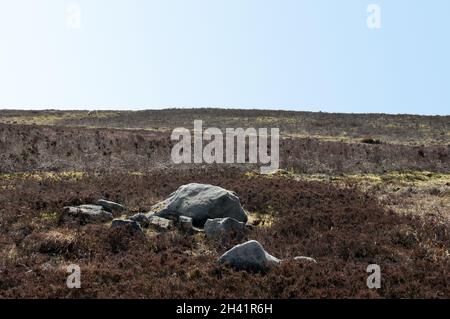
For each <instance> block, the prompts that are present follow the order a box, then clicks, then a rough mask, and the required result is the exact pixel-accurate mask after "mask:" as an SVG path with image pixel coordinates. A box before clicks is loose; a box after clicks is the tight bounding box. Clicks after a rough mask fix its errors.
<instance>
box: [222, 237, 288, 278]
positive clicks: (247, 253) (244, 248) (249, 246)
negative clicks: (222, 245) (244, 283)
mask: <svg viewBox="0 0 450 319" xmlns="http://www.w3.org/2000/svg"><path fill="white" fill-rule="evenodd" d="M219 262H220V263H224V264H228V265H229V266H231V267H233V268H235V269H238V270H241V269H244V270H255V271H262V270H266V269H268V268H270V267H272V266H274V265H277V264H279V263H280V262H281V260H280V259H278V258H276V257H274V256H272V255H269V254H268V253H267V252H266V251H265V250H264V248H263V247H262V246H261V244H260V243H259V242H257V241H256V240H250V241H248V242H246V243H243V244H240V245H237V246H234V247H233V248H231V249H230V250H229V251H227V252H226V253H224V254H223V255H222V256H221V257H220V258H219Z"/></svg>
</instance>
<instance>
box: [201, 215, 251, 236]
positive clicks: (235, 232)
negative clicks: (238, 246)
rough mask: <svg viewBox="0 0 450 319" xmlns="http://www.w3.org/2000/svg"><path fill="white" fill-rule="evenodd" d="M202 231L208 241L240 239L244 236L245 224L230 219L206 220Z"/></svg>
mask: <svg viewBox="0 0 450 319" xmlns="http://www.w3.org/2000/svg"><path fill="white" fill-rule="evenodd" d="M204 230H205V234H206V237H208V238H209V239H214V240H217V239H222V240H228V239H231V238H237V239H241V238H242V237H243V236H244V234H245V224H244V223H242V222H240V221H237V220H236V219H234V218H230V217H227V218H215V219H208V220H207V221H206V223H205V227H204Z"/></svg>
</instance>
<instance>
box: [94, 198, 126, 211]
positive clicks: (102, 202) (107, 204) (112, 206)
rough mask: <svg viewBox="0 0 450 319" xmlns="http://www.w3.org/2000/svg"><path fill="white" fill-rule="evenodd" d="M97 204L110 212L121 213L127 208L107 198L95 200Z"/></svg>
mask: <svg viewBox="0 0 450 319" xmlns="http://www.w3.org/2000/svg"><path fill="white" fill-rule="evenodd" d="M95 205H99V206H102V207H103V209H104V210H106V211H108V212H110V213H120V212H123V211H124V210H125V207H123V206H122V205H120V204H118V203H114V202H111V201H108V200H106V199H99V200H98V201H96V202H95Z"/></svg>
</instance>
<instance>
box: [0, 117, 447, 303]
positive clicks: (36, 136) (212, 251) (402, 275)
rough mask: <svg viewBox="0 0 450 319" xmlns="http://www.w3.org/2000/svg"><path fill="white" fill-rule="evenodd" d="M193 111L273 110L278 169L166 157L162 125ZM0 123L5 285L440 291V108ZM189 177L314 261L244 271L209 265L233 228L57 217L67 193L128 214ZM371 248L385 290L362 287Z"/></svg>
mask: <svg viewBox="0 0 450 319" xmlns="http://www.w3.org/2000/svg"><path fill="white" fill-rule="evenodd" d="M206 111H207V112H206ZM198 112H203V113H205V114H202V116H199V113H198ZM196 117H199V118H203V119H205V122H206V124H205V126H219V127H223V126H231V127H248V126H257V125H255V123H260V124H261V125H260V126H266V127H274V126H277V125H281V126H282V133H283V132H284V135H285V139H284V140H283V141H282V145H281V158H282V167H283V168H284V169H285V170H283V171H280V172H278V173H277V174H274V175H270V176H262V175H259V174H257V173H254V169H255V167H250V166H239V167H236V166H235V167H231V166H207V167H205V166H199V165H197V166H183V167H173V166H170V165H168V164H167V161H168V154H170V148H171V142H170V140H169V137H168V133H167V132H166V130H168V129H170V128H171V127H173V126H187V127H191V126H192V121H193V119H194V118H196ZM0 122H2V123H8V124H0V149H1V153H0V160H1V161H0V297H2V298H17V297H32V298H46V297H55V298H74V297H83V298H84V297H89V298H98V297H111V298H125V297H137V298H323V297H333V298H334V297H337V298H349V297H350V298H355V297H362V298H427V297H428V298H450V166H449V165H450V163H449V156H450V155H449V154H450V147H449V145H448V144H449V139H450V135H449V117H418V116H417V117H416V116H407V115H404V116H398V117H395V116H386V115H336V114H314V113H295V112H272V111H264V112H262V111H257V112H256V111H234V110H233V111H226V110H214V111H213V110H202V111H198V110H194V111H193V110H183V111H174V110H169V111H146V112H142V113H130V112H109V113H101V116H98V117H91V116H88V115H87V112H78V113H75V112H59V111H58V112H35V113H31V112H28V113H24V112H16V111H8V112H5V111H2V112H1V116H0ZM12 122H16V124H13V123H12ZM32 123H35V124H37V125H33V124H32ZM44 124H45V125H44ZM79 126H88V127H90V128H82V127H79ZM108 127H115V128H120V129H111V128H108ZM381 127H382V129H381ZM129 128H133V129H135V130H129ZM137 128H139V129H137ZM344 133H345V134H344ZM304 135H313V136H316V138H310V137H306V138H303V137H302V136H304ZM341 140H342V141H341ZM190 182H201V183H211V184H215V185H219V186H222V187H224V188H227V189H230V190H233V191H235V192H236V193H237V194H238V195H239V197H240V198H241V202H242V204H243V206H244V208H245V209H247V210H248V211H249V212H250V213H251V216H250V217H251V218H250V222H251V223H253V224H257V225H258V227H256V228H255V229H254V230H252V231H251V232H250V233H249V234H248V235H247V238H246V239H256V240H258V241H260V242H261V243H262V244H263V246H264V248H265V249H266V250H267V251H268V252H270V253H271V254H273V255H275V256H277V257H279V258H283V259H290V258H292V257H294V256H297V255H306V256H311V257H313V258H315V259H316V260H317V261H318V263H317V264H302V263H295V262H292V261H287V262H284V263H282V264H281V266H279V267H277V268H274V269H273V270H271V271H269V272H267V273H257V274H253V273H247V272H244V271H240V272H238V271H234V270H231V269H229V268H227V267H224V266H220V265H218V264H217V258H218V257H219V256H220V255H221V254H222V253H223V252H224V251H225V250H226V249H227V248H229V247H230V246H231V245H232V244H234V243H233V242H231V243H229V244H228V246H226V247H223V246H220V245H217V244H215V243H211V242H208V241H206V240H205V238H204V237H203V235H202V234H197V235H195V236H187V235H183V234H181V233H179V232H177V231H169V232H165V233H157V232H154V231H150V230H149V231H147V233H146V234H145V236H134V235H132V234H124V233H121V232H120V231H119V230H111V229H110V227H109V225H108V224H100V225H80V224H78V223H76V222H70V221H67V220H65V219H63V218H62V211H63V210H62V208H63V207H64V206H66V205H78V204H84V203H89V202H92V201H94V200H96V199H98V198H106V199H109V200H113V201H117V202H120V203H122V204H124V205H125V206H126V207H127V211H126V212H124V213H123V214H124V215H126V216H129V215H132V214H134V213H136V212H145V211H147V210H149V208H150V207H151V206H152V205H153V204H155V203H157V202H158V201H160V200H161V199H163V198H165V197H166V196H167V195H168V194H170V193H171V192H172V191H174V190H175V189H177V188H178V187H179V186H180V185H182V184H186V183H190ZM116 217H119V216H116ZM71 263H76V264H79V265H80V266H81V269H82V288H81V289H72V290H71V289H68V288H67V287H66V278H67V275H68V274H67V273H66V267H67V266H68V265H69V264H71ZM371 263H376V264H379V265H380V266H381V268H382V280H383V281H382V288H381V289H379V290H369V289H368V288H367V286H366V278H367V273H366V267H367V265H369V264H371Z"/></svg>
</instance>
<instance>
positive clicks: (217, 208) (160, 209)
mask: <svg viewBox="0 0 450 319" xmlns="http://www.w3.org/2000/svg"><path fill="white" fill-rule="evenodd" d="M152 209H153V210H154V211H156V215H157V216H160V217H163V218H170V219H174V220H177V219H178V218H179V217H180V216H186V217H191V218H192V221H193V224H194V226H196V227H203V225H204V224H205V222H206V221H207V220H208V219H214V218H225V217H232V218H234V219H236V220H238V221H241V222H244V223H245V222H247V214H246V213H245V211H244V209H243V208H242V206H241V203H240V201H239V197H237V195H236V194H235V193H233V192H231V191H228V190H226V189H223V188H222V187H218V186H213V185H205V184H196V183H192V184H187V185H183V186H181V187H180V188H178V190H176V191H175V192H174V193H172V194H171V195H170V196H169V198H167V199H166V200H164V201H163V202H161V203H159V204H156V205H155V206H154V207H153V208H152Z"/></svg>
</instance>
